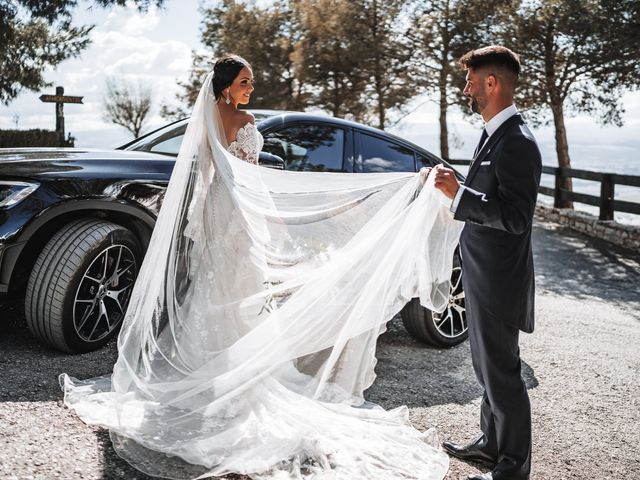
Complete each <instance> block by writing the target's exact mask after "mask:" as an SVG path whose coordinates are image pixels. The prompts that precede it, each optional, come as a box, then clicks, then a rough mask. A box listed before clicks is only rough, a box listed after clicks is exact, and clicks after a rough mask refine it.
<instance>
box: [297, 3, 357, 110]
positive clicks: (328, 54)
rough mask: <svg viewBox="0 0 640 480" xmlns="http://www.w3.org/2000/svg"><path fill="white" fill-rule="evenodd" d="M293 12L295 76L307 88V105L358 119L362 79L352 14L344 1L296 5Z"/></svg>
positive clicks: (355, 23)
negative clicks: (296, 31) (297, 30)
mask: <svg viewBox="0 0 640 480" xmlns="http://www.w3.org/2000/svg"><path fill="white" fill-rule="evenodd" d="M293 9H294V14H295V16H296V23H297V25H299V28H300V31H301V32H302V33H301V36H300V39H299V41H298V42H297V43H296V45H295V51H294V59H295V65H296V69H295V71H296V73H297V75H298V76H299V78H300V79H301V81H302V82H303V83H304V84H305V85H306V86H307V87H308V91H309V95H310V103H311V104H312V105H314V106H316V107H319V108H322V109H324V110H328V111H329V112H330V113H331V114H332V115H334V116H337V117H351V118H354V119H356V120H360V119H361V118H362V117H363V116H364V114H365V112H366V110H367V106H366V103H365V102H363V101H362V98H361V97H362V95H363V94H364V91H365V88H366V82H367V80H368V79H367V76H366V75H365V73H364V70H363V63H364V62H363V59H364V57H365V55H366V45H365V44H364V43H362V42H361V41H360V40H361V37H360V33H359V32H358V31H357V30H358V28H359V27H358V22H357V21H355V20H354V16H355V15H356V12H355V10H356V9H354V8H353V6H352V5H351V2H348V1H344V0H296V1H294V2H293Z"/></svg>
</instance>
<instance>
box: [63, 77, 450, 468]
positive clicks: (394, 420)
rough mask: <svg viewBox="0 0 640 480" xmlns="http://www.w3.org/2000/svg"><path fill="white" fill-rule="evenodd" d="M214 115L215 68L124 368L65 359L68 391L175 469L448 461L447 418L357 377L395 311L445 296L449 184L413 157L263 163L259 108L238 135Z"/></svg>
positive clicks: (157, 234) (144, 462) (168, 206)
mask: <svg viewBox="0 0 640 480" xmlns="http://www.w3.org/2000/svg"><path fill="white" fill-rule="evenodd" d="M220 127H221V124H220V120H219V117H218V113H217V106H216V104H215V100H214V98H213V95H212V93H211V76H209V77H208V78H207V80H206V81H205V83H204V86H203V89H202V91H201V93H200V95H199V97H198V100H197V102H196V105H195V107H194V112H193V115H192V117H191V121H190V124H189V127H188V129H187V133H186V134H185V140H184V142H183V145H182V147H181V150H180V154H179V156H178V159H177V162H176V166H175V168H174V171H173V174H172V177H171V182H170V184H169V187H168V188H167V191H166V195H165V198H164V202H163V206H162V210H161V212H160V214H159V216H158V219H157V222H156V227H155V229H154V232H153V236H152V239H151V242H150V245H149V248H148V251H147V254H146V256H145V259H144V262H143V265H142V267H141V271H140V273H139V276H138V280H137V282H136V285H135V288H134V292H133V294H132V298H131V301H130V305H129V308H128V310H127V314H126V317H125V320H124V323H123V327H122V331H121V333H120V336H119V338H118V349H119V357H118V361H117V363H116V364H115V366H114V368H113V374H112V375H108V376H105V377H99V378H94V379H90V380H84V381H81V380H76V379H73V378H70V377H68V376H66V375H61V384H62V386H63V389H64V393H65V403H66V405H67V406H69V407H70V408H72V409H74V410H75V411H76V413H77V414H78V415H79V416H80V418H81V419H82V420H83V421H85V422H86V423H90V424H97V425H101V426H104V427H105V428H108V429H109V430H110V433H111V439H112V442H113V445H114V448H115V450H116V451H117V452H118V454H119V455H120V456H121V457H123V458H124V459H126V460H127V461H128V462H130V463H131V464H132V465H134V466H135V467H136V468H138V469H139V470H141V471H143V472H146V473H148V474H151V475H155V476H160V477H164V478H173V479H187V478H205V477H209V476H222V475H225V474H227V473H239V474H246V475H248V476H250V477H251V478H254V479H312V478H313V479H337V480H356V479H367V480H388V479H422V480H432V479H433V480H436V479H437V480H440V479H442V478H443V477H444V475H445V474H446V471H447V469H448V458H447V456H446V455H445V454H444V453H443V452H442V451H441V450H440V448H439V446H438V445H437V440H436V438H435V433H434V432H433V431H432V430H430V431H427V432H420V431H418V430H416V429H415V428H413V427H412V426H411V425H410V424H409V421H408V409H407V408H406V407H404V406H399V407H398V408H396V409H393V410H390V411H385V410H384V409H382V408H381V407H379V406H376V405H373V404H369V403H367V402H365V401H364V398H363V392H364V390H365V389H366V388H368V387H369V386H370V385H371V384H372V382H373V381H374V378H375V374H374V366H375V363H376V359H375V346H376V340H377V338H378V336H379V334H380V333H381V332H382V331H384V328H385V324H386V322H387V321H388V320H390V319H391V318H392V317H393V316H394V315H395V314H396V313H397V312H398V311H399V310H400V309H401V308H402V307H403V306H404V305H405V304H406V302H407V301H408V300H409V299H411V298H413V297H420V299H421V302H422V303H423V305H425V306H427V307H429V308H432V309H436V310H442V309H444V308H445V306H446V305H447V301H448V294H449V278H450V273H451V267H452V257H453V250H454V249H455V246H456V244H457V241H458V237H459V234H460V231H461V228H462V226H461V224H459V222H455V221H454V220H453V219H452V217H451V214H450V212H449V211H448V208H447V203H448V202H446V201H444V197H442V195H441V194H440V193H439V192H438V191H437V190H436V189H435V188H434V187H433V184H432V179H428V181H427V183H426V184H425V185H424V187H423V179H421V178H420V176H419V175H417V174H412V173H393V174H339V173H338V174H336V173H331V174H325V173H312V172H290V171H277V170H271V169H267V168H262V167H259V166H257V165H255V164H256V163H257V158H258V152H259V151H260V149H261V147H262V137H261V136H260V134H259V133H258V131H257V129H256V128H255V126H254V125H253V124H247V125H246V126H245V127H243V128H242V129H241V130H240V131H239V132H238V136H237V138H236V141H234V142H232V143H231V145H226V142H225V140H224V138H225V137H224V133H223V132H222V131H221V128H220ZM425 368H427V369H428V368H429V365H425Z"/></svg>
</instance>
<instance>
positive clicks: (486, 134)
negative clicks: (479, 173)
mask: <svg viewBox="0 0 640 480" xmlns="http://www.w3.org/2000/svg"><path fill="white" fill-rule="evenodd" d="M488 136H489V134H488V133H487V129H486V128H483V129H482V135H480V141H479V142H478V146H477V147H476V150H475V152H473V159H474V160H475V159H476V157H477V156H478V153H480V150H482V146H483V145H484V142H485V140H486V139H487V137H488Z"/></svg>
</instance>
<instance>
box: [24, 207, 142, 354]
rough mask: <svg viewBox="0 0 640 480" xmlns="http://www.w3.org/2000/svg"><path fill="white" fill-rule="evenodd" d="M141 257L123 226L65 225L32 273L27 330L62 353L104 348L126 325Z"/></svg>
mask: <svg viewBox="0 0 640 480" xmlns="http://www.w3.org/2000/svg"><path fill="white" fill-rule="evenodd" d="M141 258H142V251H141V248H140V245H139V243H138V241H137V240H136V237H135V236H134V235H133V233H131V232H130V231H129V230H128V229H126V228H124V227H122V226H121V225H117V224H114V223H111V222H106V221H102V220H97V219H82V220H77V221H74V222H71V223H69V224H67V225H65V226H64V227H63V228H62V229H61V230H59V231H58V232H57V233H56V234H55V235H54V236H53V237H52V238H51V239H50V240H49V242H48V243H47V244H46V245H45V247H44V249H43V250H42V252H41V253H40V255H39V257H38V259H37V261H36V263H35V266H34V268H33V270H32V272H31V276H30V277H29V283H28V285H27V292H26V295H25V316H26V320H27V325H28V326H29V329H30V330H31V332H32V333H33V334H34V335H35V336H36V337H37V338H38V339H40V340H42V341H43V342H45V343H47V344H49V345H51V346H52V347H54V348H56V349H58V350H62V351H64V352H69V353H81V352H88V351H91V350H95V349H97V348H100V347H101V346H103V345H104V344H106V343H107V342H108V341H109V340H110V339H111V338H112V337H113V336H114V335H115V334H116V333H117V331H118V329H119V327H120V325H121V324H122V320H123V318H124V314H125V311H126V309H127V305H128V303H129V299H130V296H131V291H132V289H133V284H134V282H135V279H136V276H137V274H138V269H139V266H140V261H141Z"/></svg>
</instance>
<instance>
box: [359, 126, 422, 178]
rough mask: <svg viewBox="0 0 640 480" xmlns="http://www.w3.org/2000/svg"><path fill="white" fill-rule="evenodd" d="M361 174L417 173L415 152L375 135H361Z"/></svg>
mask: <svg viewBox="0 0 640 480" xmlns="http://www.w3.org/2000/svg"><path fill="white" fill-rule="evenodd" d="M358 170H359V171H360V172H415V171H416V167H415V160H414V156H413V151H412V150H410V149H408V148H406V147H403V146H401V145H398V144H396V143H393V142H390V141H388V140H384V139H382V138H379V137H374V136H373V135H367V134H364V133H361V134H360V168H359V169H358Z"/></svg>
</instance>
